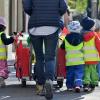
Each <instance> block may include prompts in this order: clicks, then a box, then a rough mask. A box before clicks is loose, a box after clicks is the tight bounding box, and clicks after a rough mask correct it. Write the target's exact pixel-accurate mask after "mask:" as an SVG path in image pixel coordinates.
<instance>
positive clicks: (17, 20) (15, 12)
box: [0, 0, 24, 59]
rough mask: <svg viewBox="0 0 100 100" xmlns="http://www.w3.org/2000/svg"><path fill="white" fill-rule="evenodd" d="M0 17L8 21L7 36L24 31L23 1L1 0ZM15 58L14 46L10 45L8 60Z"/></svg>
mask: <svg viewBox="0 0 100 100" xmlns="http://www.w3.org/2000/svg"><path fill="white" fill-rule="evenodd" d="M0 16H3V17H5V19H6V22H7V28H6V34H8V35H11V33H12V32H19V31H21V30H23V26H24V25H23V10H22V0H0ZM13 58H14V55H13V45H9V46H8V59H13Z"/></svg>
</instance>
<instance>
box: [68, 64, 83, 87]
mask: <svg viewBox="0 0 100 100" xmlns="http://www.w3.org/2000/svg"><path fill="white" fill-rule="evenodd" d="M83 72H84V65H75V66H67V73H66V86H67V88H74V87H76V86H79V87H81V86H82V85H83V82H82V78H83Z"/></svg>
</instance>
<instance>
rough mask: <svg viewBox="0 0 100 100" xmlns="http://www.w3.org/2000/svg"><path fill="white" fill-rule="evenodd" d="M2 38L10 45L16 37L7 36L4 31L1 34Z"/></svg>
mask: <svg viewBox="0 0 100 100" xmlns="http://www.w3.org/2000/svg"><path fill="white" fill-rule="evenodd" d="M1 40H2V41H3V43H4V44H5V45H9V44H11V43H13V42H14V38H13V37H10V38H7V37H6V35H5V34H4V33H3V34H2V35H1Z"/></svg>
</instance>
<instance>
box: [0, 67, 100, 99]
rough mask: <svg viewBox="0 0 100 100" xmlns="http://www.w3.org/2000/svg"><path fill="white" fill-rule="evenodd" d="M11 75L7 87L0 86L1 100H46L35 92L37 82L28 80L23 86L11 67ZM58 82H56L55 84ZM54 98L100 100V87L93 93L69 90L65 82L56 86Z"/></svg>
mask: <svg viewBox="0 0 100 100" xmlns="http://www.w3.org/2000/svg"><path fill="white" fill-rule="evenodd" d="M10 71H11V73H10V77H9V78H8V79H7V80H6V87H5V88H0V100H45V98H44V97H41V96H37V95H36V94H35V82H34V81H27V86H26V87H25V88H23V87H21V82H19V81H18V79H17V78H16V77H15V70H14V69H13V67H10ZM55 83H56V82H54V84H55ZM53 100H100V87H96V89H95V90H94V91H93V92H91V93H85V92H83V91H82V92H81V93H74V92H68V91H67V90H66V86H65V84H64V86H63V88H61V89H58V88H54V98H53Z"/></svg>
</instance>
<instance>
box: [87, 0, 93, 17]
mask: <svg viewBox="0 0 100 100" xmlns="http://www.w3.org/2000/svg"><path fill="white" fill-rule="evenodd" d="M91 8H92V5H91V0H87V16H89V17H91V13H92V10H91Z"/></svg>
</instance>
